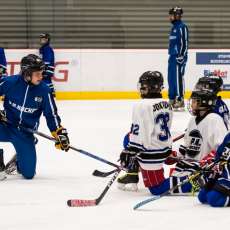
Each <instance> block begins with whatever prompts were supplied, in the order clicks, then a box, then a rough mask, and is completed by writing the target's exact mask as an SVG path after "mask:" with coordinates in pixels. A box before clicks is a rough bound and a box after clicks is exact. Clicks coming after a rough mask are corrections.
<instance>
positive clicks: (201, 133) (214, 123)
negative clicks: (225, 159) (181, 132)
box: [184, 113, 227, 161]
mask: <svg viewBox="0 0 230 230" xmlns="http://www.w3.org/2000/svg"><path fill="white" fill-rule="evenodd" d="M226 134H227V128H226V126H225V124H224V122H223V119H222V118H221V117H220V116H219V115H218V114H216V113H209V114H208V115H207V116H206V117H205V118H204V119H203V120H201V121H200V122H199V123H198V124H197V123H196V117H192V118H191V119H190V121H189V124H188V128H187V130H186V133H185V137H184V143H185V147H186V148H187V153H186V155H185V158H186V159H194V160H197V161H199V160H201V159H202V158H204V157H205V156H207V154H209V153H210V152H211V151H212V150H214V151H216V150H217V148H218V146H219V145H220V144H221V143H222V141H223V140H224V137H225V136H226Z"/></svg>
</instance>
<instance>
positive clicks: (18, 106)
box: [9, 101, 37, 113]
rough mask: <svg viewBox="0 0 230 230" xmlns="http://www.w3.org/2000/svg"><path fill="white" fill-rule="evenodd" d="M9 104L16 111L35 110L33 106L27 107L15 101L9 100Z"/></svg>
mask: <svg viewBox="0 0 230 230" xmlns="http://www.w3.org/2000/svg"><path fill="white" fill-rule="evenodd" d="M9 105H11V106H12V107H13V108H15V109H17V110H18V111H20V112H24V113H34V112H35V111H36V110H37V109H35V108H29V107H24V106H21V105H17V104H16V103H15V102H12V101H9Z"/></svg>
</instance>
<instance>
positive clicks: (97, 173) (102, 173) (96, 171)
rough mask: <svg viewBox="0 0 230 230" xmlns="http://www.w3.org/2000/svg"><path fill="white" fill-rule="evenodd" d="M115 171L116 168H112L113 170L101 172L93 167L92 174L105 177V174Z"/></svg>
mask: <svg viewBox="0 0 230 230" xmlns="http://www.w3.org/2000/svg"><path fill="white" fill-rule="evenodd" d="M116 171H117V169H113V170H111V171H108V172H102V171H99V170H97V169H95V170H94V171H93V173H92V175H94V176H97V177H107V176H109V175H111V174H113V173H114V172H116Z"/></svg>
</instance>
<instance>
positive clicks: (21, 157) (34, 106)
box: [0, 54, 69, 179]
mask: <svg viewBox="0 0 230 230" xmlns="http://www.w3.org/2000/svg"><path fill="white" fill-rule="evenodd" d="M44 69H45V64H44V62H43V61H42V59H41V58H40V57H38V56H37V55H34V54H29V55H27V56H25V57H23V58H22V60H21V71H20V74H18V75H14V76H9V77H5V78H2V79H1V81H0V96H2V95H4V96H5V100H4V111H1V112H0V142H11V143H12V144H13V146H14V148H15V150H16V155H17V157H16V159H17V170H18V172H19V173H20V174H22V176H23V177H24V178H25V179H32V178H33V177H34V175H35V171H36V149H35V137H34V135H33V134H32V133H29V132H26V131H25V130H26V128H29V129H32V130H37V129H38V126H39V119H40V117H41V114H42V113H43V115H44V116H45V118H46V122H47V126H48V128H49V130H50V132H51V133H52V135H53V137H54V138H55V139H56V143H55V146H56V147H57V148H59V149H62V150H65V151H68V150H69V138H68V133H67V130H66V129H65V128H63V127H62V126H61V119H60V117H59V115H58V113H57V107H56V104H55V101H54V99H53V96H52V93H51V90H50V89H49V87H48V86H47V85H46V84H45V83H44V82H42V78H43V77H42V73H43V71H44ZM23 128H25V129H23ZM1 173H4V172H1ZM0 176H1V175H0Z"/></svg>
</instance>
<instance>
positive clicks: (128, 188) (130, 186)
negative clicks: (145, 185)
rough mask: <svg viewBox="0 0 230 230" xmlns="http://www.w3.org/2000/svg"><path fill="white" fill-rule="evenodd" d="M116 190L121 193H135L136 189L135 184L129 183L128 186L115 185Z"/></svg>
mask: <svg viewBox="0 0 230 230" xmlns="http://www.w3.org/2000/svg"><path fill="white" fill-rule="evenodd" d="M117 188H118V189H120V190H122V191H130V192H137V191H138V187H137V184H136V183H129V184H121V183H117Z"/></svg>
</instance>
